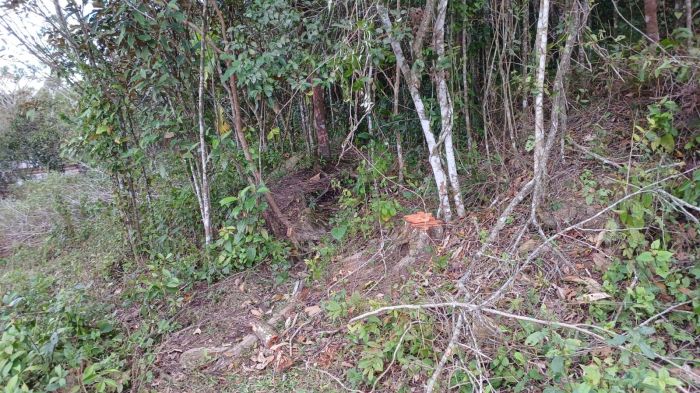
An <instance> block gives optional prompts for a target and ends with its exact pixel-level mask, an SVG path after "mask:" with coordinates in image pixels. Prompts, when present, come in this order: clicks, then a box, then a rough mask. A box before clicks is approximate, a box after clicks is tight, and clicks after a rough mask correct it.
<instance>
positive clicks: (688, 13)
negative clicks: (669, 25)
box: [685, 0, 693, 47]
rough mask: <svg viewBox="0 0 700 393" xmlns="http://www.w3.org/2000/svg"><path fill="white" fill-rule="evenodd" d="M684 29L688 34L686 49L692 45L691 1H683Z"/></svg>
mask: <svg viewBox="0 0 700 393" xmlns="http://www.w3.org/2000/svg"><path fill="white" fill-rule="evenodd" d="M685 27H686V28H687V29H688V32H689V33H690V37H688V47H690V46H691V45H692V44H693V0H685Z"/></svg>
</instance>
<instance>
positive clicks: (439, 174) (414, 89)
mask: <svg viewBox="0 0 700 393" xmlns="http://www.w3.org/2000/svg"><path fill="white" fill-rule="evenodd" d="M377 11H378V12H379V17H380V18H381V21H382V24H383V25H384V27H385V28H386V29H387V31H389V32H390V31H391V28H392V27H391V20H390V19H389V12H388V11H387V9H386V8H384V6H383V5H377ZM389 42H390V44H391V48H392V50H393V51H394V55H395V56H396V63H397V64H398V65H399V67H400V68H401V73H402V74H403V76H404V79H405V80H406V85H407V86H408V91H409V93H410V94H411V99H412V100H413V105H414V106H415V107H416V113H417V114H418V119H419V120H420V125H421V129H422V130H423V136H424V137H425V142H426V144H427V145H428V151H429V157H428V161H429V162H430V167H431V169H432V171H433V177H434V179H435V185H436V187H437V192H438V198H439V200H440V211H439V214H438V215H441V216H442V217H443V218H444V219H445V221H450V220H452V210H451V208H450V198H449V194H448V191H447V188H448V186H447V177H446V176H445V171H444V169H443V167H442V162H441V161H440V156H439V154H438V149H437V143H436V141H435V135H433V132H432V130H431V129H430V118H428V116H427V114H426V112H425V105H424V104H423V99H422V98H421V96H420V92H419V91H418V86H417V82H416V78H415V76H414V75H413V72H412V71H411V69H410V67H409V66H408V64H407V62H406V58H405V57H404V55H403V49H401V44H399V42H398V41H396V39H395V38H394V37H393V36H391V34H390V35H389Z"/></svg>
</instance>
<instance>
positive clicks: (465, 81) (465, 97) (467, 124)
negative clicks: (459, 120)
mask: <svg viewBox="0 0 700 393" xmlns="http://www.w3.org/2000/svg"><path fill="white" fill-rule="evenodd" d="M465 4H466V0H465ZM466 21H467V18H466V16H465V17H464V22H465V25H466ZM462 101H464V102H463V109H462V111H463V112H464V128H465V131H466V133H467V148H469V150H472V149H473V148H474V146H473V144H474V142H473V141H472V121H471V113H470V105H469V77H468V73H467V31H466V29H464V30H462Z"/></svg>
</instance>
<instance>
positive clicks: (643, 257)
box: [637, 251, 654, 263]
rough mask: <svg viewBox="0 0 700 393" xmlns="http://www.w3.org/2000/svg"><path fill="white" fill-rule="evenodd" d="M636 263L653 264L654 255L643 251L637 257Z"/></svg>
mask: <svg viewBox="0 0 700 393" xmlns="http://www.w3.org/2000/svg"><path fill="white" fill-rule="evenodd" d="M637 262H639V263H651V262H654V255H652V253H651V252H649V251H644V252H643V253H641V254H639V255H637Z"/></svg>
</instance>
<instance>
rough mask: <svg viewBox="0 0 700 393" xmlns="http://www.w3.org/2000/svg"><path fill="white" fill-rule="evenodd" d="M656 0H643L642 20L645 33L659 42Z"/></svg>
mask: <svg viewBox="0 0 700 393" xmlns="http://www.w3.org/2000/svg"><path fill="white" fill-rule="evenodd" d="M657 7H658V6H657V2H656V0H644V22H645V23H646V34H647V36H648V37H649V39H651V40H652V41H654V42H659V21H658V17H657Z"/></svg>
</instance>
